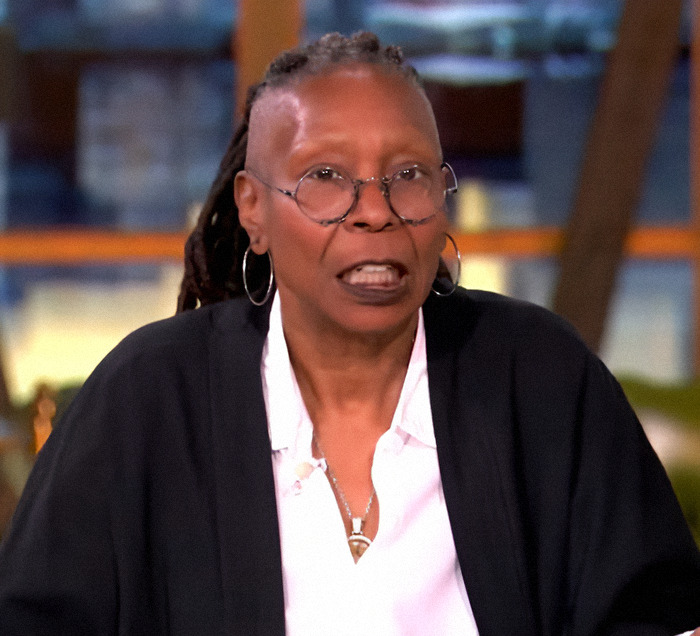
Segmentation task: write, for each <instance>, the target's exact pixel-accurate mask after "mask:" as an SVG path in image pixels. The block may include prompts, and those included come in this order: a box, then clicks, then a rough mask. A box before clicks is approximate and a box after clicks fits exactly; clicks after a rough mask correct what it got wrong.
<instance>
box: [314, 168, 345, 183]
mask: <svg viewBox="0 0 700 636" xmlns="http://www.w3.org/2000/svg"><path fill="white" fill-rule="evenodd" d="M307 177H308V178H309V179H316V180H318V181H334V180H335V179H344V177H343V175H342V174H340V172H338V171H337V170H334V169H333V168H328V167H325V168H316V169H315V170H311V171H309V172H308V173H307V174H306V177H305V178H307Z"/></svg>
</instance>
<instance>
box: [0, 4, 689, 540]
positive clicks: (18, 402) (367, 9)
mask: <svg viewBox="0 0 700 636" xmlns="http://www.w3.org/2000/svg"><path fill="white" fill-rule="evenodd" d="M692 18H693V16H692V3H691V1H690V0H687V1H685V2H684V1H682V0H644V2H641V1H640V0H628V2H625V1H624V0H520V1H509V2H508V1H496V0H490V1H487V0H451V1H447V0H445V1H434V2H431V1H427V0H425V1H419V0H412V1H408V0H404V1H380V0H364V1H361V0H354V1H349V0H306V2H304V1H303V0H276V1H273V0H257V1H256V0H240V1H238V2H237V1H236V0H119V1H118V2H115V1H114V0H0V535H1V533H2V528H3V527H4V525H5V524H6V522H7V520H8V519H9V515H10V514H11V511H12V509H13V508H14V505H15V503H16V500H17V498H18V496H19V494H20V493H21V490H22V487H23V485H24V480H25V479H26V475H27V473H28V470H29V469H30V468H31V465H32V462H33V457H34V452H35V451H36V450H37V448H39V447H40V446H41V444H42V443H43V441H44V440H45V438H46V436H47V435H48V434H49V433H50V430H51V427H52V425H53V423H54V422H55V419H56V417H57V414H59V415H60V411H61V410H62V409H63V408H65V405H66V404H67V403H68V401H69V400H70V397H71V396H72V395H73V394H74V392H75V390H77V388H78V387H79V386H80V384H81V383H82V381H83V380H84V379H85V377H86V376H87V375H88V374H89V373H90V372H91V371H92V369H93V368H94V367H95V365H96V364H97V363H98V362H99V360H100V359H101V358H102V357H103V356H104V355H105V354H106V353H107V352H108V351H109V350H110V349H111V348H112V347H113V346H114V345H115V344H116V343H117V342H118V341H119V340H120V339H121V338H122V337H124V336H125V335H126V334H127V333H129V332H130V331H132V330H133V329H135V328H137V327H139V326H140V325H142V324H145V323H147V322H150V321H153V320H157V319H159V318H163V317H166V316H169V315H172V314H173V313H174V309H175V300H176V296H177V291H178V285H179V280H180V277H181V274H182V266H181V258H182V248H183V243H184V239H185V236H186V234H187V231H188V228H189V227H190V226H191V224H192V222H193V219H194V218H195V217H196V214H197V212H198V209H199V207H200V205H201V202H202V201H203V199H204V197H205V195H206V192H207V190H208V188H209V185H210V184H211V181H212V180H213V178H214V175H215V173H216V169H217V166H218V162H219V159H220V157H221V155H222V153H223V151H224V148H225V146H226V144H227V141H228V139H229V137H230V135H231V133H232V131H233V128H234V127H235V124H236V121H237V118H238V110H237V103H240V100H241V95H242V94H243V91H244V90H245V87H246V86H247V85H248V84H249V83H250V82H252V81H256V80H257V79H258V78H259V77H260V74H261V72H262V70H263V68H264V65H265V64H266V63H267V62H268V61H269V59H271V57H272V56H273V55H274V54H275V53H276V52H278V51H279V50H280V49H282V48H287V47H289V46H292V45H294V44H295V43H297V42H299V41H304V40H308V39H313V38H316V37H318V36H319V35H321V34H323V33H325V32H328V31H340V32H343V33H346V34H349V33H351V32H354V31H357V30H360V29H368V30H371V31H374V32H376V33H377V34H378V35H379V36H380V37H381V38H382V40H383V41H384V42H386V43H397V44H400V45H401V46H402V47H403V48H404V51H405V53H406V55H407V56H408V57H409V59H410V61H411V63H412V64H413V65H414V66H416V68H417V69H418V70H419V72H420V74H421V75H422V77H423V79H424V81H425V85H426V91H427V93H428V96H429V98H430V99H431V101H432V103H433V105H434V108H435V111H436V117H437V120H438V126H439V129H440V133H441V138H442V141H443V145H444V149H445V155H446V159H447V160H448V161H450V163H451V164H452V165H453V167H454V168H455V170H456V173H457V176H458V178H459V192H458V195H457V197H456V198H455V200H454V201H453V204H452V206H451V209H450V214H451V219H452V223H453V225H454V232H453V233H454V235H455V238H456V239H457V243H458V245H459V246H460V249H461V251H462V257H463V268H462V284H463V285H464V286H465V287H477V288H484V289H492V290H495V291H499V292H502V293H506V294H509V295H512V296H515V297H518V298H523V299H526V300H530V301H533V302H536V303H539V304H542V305H545V306H548V307H550V308H553V309H555V310H557V311H559V313H562V314H563V315H565V316H566V317H567V318H569V319H570V320H572V321H573V322H574V324H575V325H576V326H577V327H578V328H579V329H580V330H581V333H582V334H583V335H584V337H585V338H586V339H587V340H588V341H589V343H590V344H591V346H592V347H593V348H595V349H596V350H597V351H598V352H599V353H600V355H601V356H602V358H603V359H604V361H605V362H606V363H607V364H608V365H609V366H610V367H611V369H612V370H613V372H614V373H615V374H616V375H617V377H618V378H619V379H620V380H621V382H622V383H623V386H624V388H625V390H626V391H627V393H628V395H629V397H630V399H631V400H632V402H633V404H634V406H635V408H636V409H637V411H638V413H639V415H640V418H641V420H642V422H643V424H644V426H645V428H646V430H647V432H648V434H649V436H650V438H651V440H652V443H653V444H654V446H655V448H656V450H657V452H658V453H659V455H660V456H661V458H662V460H663V461H664V464H665V465H666V467H667V470H668V472H669V474H670V476H671V478H672V481H673V483H674V487H676V491H677V493H678V495H679V498H680V499H681V503H682V505H683V507H684V510H685V512H686V515H687V517H688V519H689V521H690V522H691V524H692V525H693V527H694V531H695V532H696V537H698V538H699V539H700V380H699V377H700V344H699V340H700V338H699V330H700V213H699V212H698V203H697V193H693V190H692V188H691V183H692V180H691V173H692V172H694V173H695V174H697V168H695V167H694V166H695V165H696V164H697V159H695V160H693V155H692V153H691V143H690V140H691V139H693V138H694V137H696V135H697V131H695V132H693V129H694V127H693V126H692V125H691V124H692V122H693V121H694V120H698V114H697V113H698V111H699V110H700V109H699V105H698V103H697V97H694V96H693V94H692V93H691V90H690V86H691V76H692V75H693V73H694V72H696V71H695V68H696V65H697V61H696V60H694V59H693V55H692V51H693V47H692V42H693V39H694V37H696V36H694V30H693V19H692ZM691 168H692V170H691ZM620 450H621V452H623V449H620Z"/></svg>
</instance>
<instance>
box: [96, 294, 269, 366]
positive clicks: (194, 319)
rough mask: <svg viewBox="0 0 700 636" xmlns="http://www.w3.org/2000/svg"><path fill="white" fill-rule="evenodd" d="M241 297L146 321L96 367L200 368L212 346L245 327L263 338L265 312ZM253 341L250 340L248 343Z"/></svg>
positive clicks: (231, 338) (222, 343) (226, 342)
mask: <svg viewBox="0 0 700 636" xmlns="http://www.w3.org/2000/svg"><path fill="white" fill-rule="evenodd" d="M256 309H257V308H254V307H252V305H250V303H247V302H244V300H243V299H233V300H228V301H224V302H220V303H215V304H212V305H207V306H205V307H201V308H199V309H195V310H190V311H186V312H183V313H181V314H177V315H175V316H172V317H170V318H165V319H163V320H159V321H157V322H153V323H150V324H148V325H145V326H143V327H141V328H139V329H137V330H136V331H134V332H133V333H131V334H129V335H128V336H126V337H125V338H124V339H123V340H122V341H121V342H120V343H119V344H118V345H117V346H116V347H115V348H114V349H113V350H112V351H111V352H110V353H109V354H108V355H107V356H106V357H105V359H104V360H103V361H102V363H101V364H100V365H99V366H98V367H97V369H96V372H97V373H99V374H105V373H109V372H110V371H116V370H118V369H121V368H124V367H127V368H133V367H134V366H136V367H140V366H143V367H144V368H147V369H148V368H150V369H156V370H158V371H159V372H162V371H167V369H169V368H175V367H180V366H182V367H184V368H190V369H197V368H200V367H201V366H202V365H205V364H208V362H207V361H208V356H209V353H210V351H211V350H212V349H213V348H217V347H230V346H231V342H232V341H235V340H236V338H237V336H238V335H239V334H243V333H245V331H246V329H252V331H254V332H256V333H258V335H259V340H261V341H262V340H264V337H265V333H266V331H267V324H266V317H267V316H266V314H265V313H264V312H260V311H259V310H258V311H257V312H256V311H255V310H256ZM251 344H253V343H251Z"/></svg>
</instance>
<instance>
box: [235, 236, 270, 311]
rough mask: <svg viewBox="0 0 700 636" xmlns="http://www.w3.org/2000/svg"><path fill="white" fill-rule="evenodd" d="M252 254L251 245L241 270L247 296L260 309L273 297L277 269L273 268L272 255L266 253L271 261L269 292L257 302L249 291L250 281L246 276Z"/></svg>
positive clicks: (244, 257) (245, 254)
mask: <svg viewBox="0 0 700 636" xmlns="http://www.w3.org/2000/svg"><path fill="white" fill-rule="evenodd" d="M249 253H250V245H249V246H248V247H247V248H246V250H245V253H244V254H243V262H242V263H241V268H242V270H243V288H244V289H245V293H246V296H248V300H250V302H251V303H253V304H254V305H256V306H258V307H262V306H263V305H264V304H265V303H266V302H267V301H268V300H269V299H270V296H271V295H272V288H273V286H274V284H275V268H274V267H273V266H272V258H270V253H269V252H265V254H267V259H268V260H269V261H270V280H269V282H268V283H267V291H266V292H265V296H263V299H262V300H255V299H254V298H253V297H252V296H251V295H250V290H249V289H248V280H247V276H246V272H247V270H248V254H249Z"/></svg>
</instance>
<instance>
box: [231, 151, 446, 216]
mask: <svg viewBox="0 0 700 636" xmlns="http://www.w3.org/2000/svg"><path fill="white" fill-rule="evenodd" d="M324 168H327V169H330V170H335V168H332V167H331V166H324ZM413 168H420V166H419V165H418V164H413V165H412V166H409V167H407V168H401V169H400V170H397V171H396V172H395V173H394V174H393V175H391V176H390V177H368V178H367V179H352V178H348V182H349V183H350V184H351V185H352V186H353V191H354V194H353V200H352V203H351V204H350V207H349V208H348V209H347V210H346V211H345V212H344V213H343V214H341V215H340V216H339V217H336V218H334V219H323V220H321V221H317V220H316V219H312V218H311V217H310V216H309V215H308V214H306V212H304V210H303V208H302V207H301V205H300V204H299V201H298V200H297V192H298V190H299V186H301V182H302V181H303V180H304V179H306V177H308V176H309V175H310V174H311V173H312V172H313V170H315V169H314V168H312V169H310V170H308V171H307V172H305V173H304V175H303V176H302V177H301V179H299V181H297V184H296V187H295V188H294V190H285V189H284V188H278V187H277V186H275V185H272V184H271V183H267V182H266V181H265V180H264V179H262V177H260V175H258V174H257V171H256V170H253V169H252V168H250V167H249V166H246V167H245V168H244V170H245V171H246V172H247V173H250V174H251V175H252V176H253V177H255V179H257V180H258V181H259V182H260V183H262V184H263V185H264V186H266V187H268V188H270V189H271V190H276V191H277V192H280V193H281V194H284V195H285V196H288V197H289V198H290V199H292V200H293V201H294V203H296V204H297V208H299V211H300V212H301V213H302V214H303V215H304V216H305V217H306V218H307V219H309V221H312V222H313V223H318V224H319V225H321V226H323V227H328V226H329V225H335V224H340V223H342V222H343V221H345V219H347V218H348V215H349V214H350V212H352V211H353V210H354V209H355V206H357V203H358V201H359V200H360V186H363V185H367V184H368V183H374V182H376V183H377V185H378V186H379V190H380V192H381V193H382V195H383V196H384V198H385V199H386V202H387V205H388V206H389V209H390V210H391V212H392V213H393V214H395V215H396V216H397V217H398V218H399V219H401V221H403V222H404V223H406V225H411V226H413V227H415V226H417V225H422V224H423V223H427V222H428V221H430V219H432V218H434V217H435V216H436V215H437V211H435V212H433V213H432V214H430V215H428V216H426V217H424V218H422V219H418V220H415V219H409V218H407V217H405V216H403V215H401V214H399V213H398V212H397V211H396V210H395V209H394V206H393V205H392V204H391V192H390V188H391V184H392V183H394V180H395V179H396V177H397V176H398V175H399V174H400V173H402V172H404V171H406V170H412V169H413ZM443 168H447V170H448V171H449V173H450V174H451V175H452V179H453V181H454V184H455V185H454V186H450V187H446V188H445V189H444V190H443V196H444V197H445V199H447V195H448V194H454V193H455V192H457V175H456V174H455V171H454V169H453V168H452V166H451V165H450V164H449V163H447V162H446V161H443V162H442V163H441V164H440V171H441V172H442V170H443ZM322 169H323V168H322ZM341 174H342V173H341ZM343 177H344V175H343Z"/></svg>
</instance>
